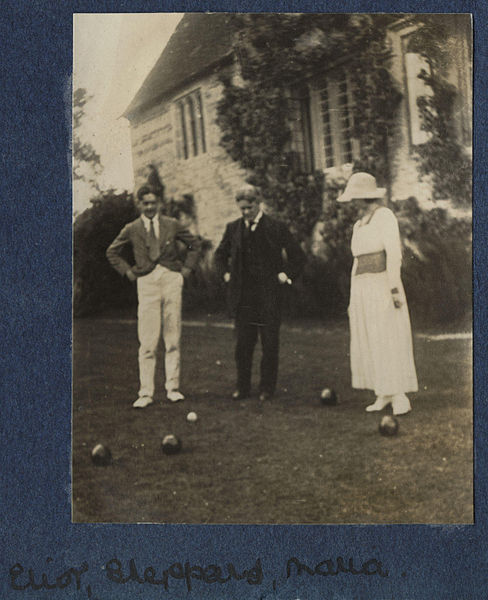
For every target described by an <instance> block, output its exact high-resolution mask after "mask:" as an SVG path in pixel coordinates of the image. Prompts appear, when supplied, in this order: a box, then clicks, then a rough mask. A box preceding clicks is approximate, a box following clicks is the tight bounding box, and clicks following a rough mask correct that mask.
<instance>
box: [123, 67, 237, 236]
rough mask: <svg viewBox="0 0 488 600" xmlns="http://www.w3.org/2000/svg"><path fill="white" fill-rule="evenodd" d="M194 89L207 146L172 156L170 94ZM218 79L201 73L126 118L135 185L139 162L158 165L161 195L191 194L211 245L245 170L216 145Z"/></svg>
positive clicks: (233, 212)
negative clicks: (134, 116) (154, 104)
mask: <svg viewBox="0 0 488 600" xmlns="http://www.w3.org/2000/svg"><path fill="white" fill-rule="evenodd" d="M196 89H199V90H200V93H201V97H202V102H203V118H204V126H205V141H206V152H205V153H202V154H199V155H197V156H194V157H190V158H188V159H184V158H178V157H177V147H176V130H175V110H174V104H173V102H174V100H175V99H177V98H179V97H181V96H183V95H184V94H186V93H188V92H191V91H193V90H196ZM221 94H222V84H221V83H220V82H219V81H218V78H217V76H216V75H215V74H213V75H210V76H208V77H205V78H202V79H200V80H199V81H198V82H196V83H194V84H192V85H189V86H188V87H187V88H186V89H184V90H179V93H178V95H177V96H175V97H173V98H169V99H167V100H166V101H165V102H164V103H162V104H161V105H159V106H157V107H155V108H153V109H152V110H151V111H150V112H148V113H146V114H145V115H144V118H143V119H140V120H138V121H137V122H132V123H131V136H132V155H133V167H134V176H135V181H136V187H138V186H139V185H140V184H141V183H143V182H144V176H143V172H144V168H145V166H146V165H148V164H153V165H155V166H156V167H157V168H158V169H159V173H160V176H161V178H162V180H163V183H164V185H165V194H166V197H173V198H175V199H178V198H181V196H182V195H183V194H192V195H193V197H194V200H195V206H196V227H197V230H198V233H199V234H200V235H201V236H203V237H204V238H205V239H208V240H210V241H211V242H212V243H213V245H214V247H215V245H216V244H218V242H219V240H220V238H221V237H222V234H223V231H224V227H225V224H226V223H227V222H228V221H230V220H232V219H235V218H237V217H238V216H239V211H238V210H237V206H236V203H235V192H236V190H237V189H238V188H239V187H240V186H241V185H242V184H243V183H244V181H245V176H246V173H245V172H244V171H243V170H242V169H240V168H239V166H238V165H237V163H235V162H234V161H232V160H231V159H230V157H229V156H228V155H227V153H226V152H225V150H224V149H223V148H222V147H221V146H220V145H219V141H220V137H221V131H220V128H219V127H218V125H217V123H216V116H217V111H216V107H217V102H218V101H219V99H220V97H221Z"/></svg>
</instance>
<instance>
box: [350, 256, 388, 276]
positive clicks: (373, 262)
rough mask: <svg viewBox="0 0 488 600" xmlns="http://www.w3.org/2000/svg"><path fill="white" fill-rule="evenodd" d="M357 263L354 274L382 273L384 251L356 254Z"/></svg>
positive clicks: (384, 268) (384, 260) (384, 269)
mask: <svg viewBox="0 0 488 600" xmlns="http://www.w3.org/2000/svg"><path fill="white" fill-rule="evenodd" d="M356 258H357V259H358V264H357V268H356V273H355V275H362V274H363V273H382V272H383V271H386V252H385V251H384V250H380V252H371V253H370V254H360V255H359V256H356Z"/></svg>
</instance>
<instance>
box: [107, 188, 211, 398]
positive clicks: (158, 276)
mask: <svg viewBox="0 0 488 600" xmlns="http://www.w3.org/2000/svg"><path fill="white" fill-rule="evenodd" d="M137 200H138V207H139V209H140V211H141V216H140V217H139V218H137V219H136V220H135V221H132V222H131V223H128V224H127V225H126V226H125V227H124V228H123V229H122V231H121V232H120V233H119V235H118V236H117V237H116V238H115V240H114V241H113V242H112V243H111V244H110V246H109V247H108V249H107V253H106V254H107V258H108V260H109V262H110V264H111V265H112V266H113V267H114V269H116V270H117V271H118V272H119V273H120V274H121V275H122V276H125V277H127V278H128V279H129V280H130V281H137V297H138V304H139V306H138V311H137V322H138V327H137V329H138V336H139V343H140V346H139V378H140V388H139V394H138V398H137V400H136V401H135V402H134V403H133V405H132V406H133V407H134V408H145V407H146V406H149V405H150V404H152V403H153V401H154V399H153V398H154V375H155V368H156V350H157V346H158V343H159V338H160V335H161V326H162V330H163V340H164V345H165V372H166V382H165V387H166V396H167V398H168V400H169V401H170V402H178V401H179V400H183V399H184V396H183V394H182V393H181V392H180V337H181V300H182V290H183V282H184V279H185V278H187V277H188V276H189V275H190V273H191V272H192V270H193V269H194V268H195V266H196V263H197V261H198V258H199V254H200V247H201V243H200V240H199V239H198V238H197V237H195V236H194V235H192V234H191V233H190V232H189V231H188V230H187V229H186V228H185V227H183V226H182V225H180V223H179V222H178V221H177V220H176V219H171V218H169V217H165V216H163V215H161V214H160V201H159V199H158V198H157V196H156V194H155V193H154V191H153V190H152V188H151V187H150V186H143V187H141V188H140V189H139V191H138V192H137ZM178 242H183V244H184V245H185V246H186V248H187V253H186V258H185V259H184V261H182V260H181V258H180V257H179V251H178V245H177V244H178ZM127 245H130V246H131V247H132V250H133V253H134V259H135V264H134V265H132V266H131V265H129V263H127V262H126V261H125V260H124V259H123V258H122V249H123V248H124V246H127Z"/></svg>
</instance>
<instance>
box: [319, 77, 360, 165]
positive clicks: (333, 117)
mask: <svg viewBox="0 0 488 600" xmlns="http://www.w3.org/2000/svg"><path fill="white" fill-rule="evenodd" d="M344 83H345V84H346V89H345V95H346V100H347V102H346V104H341V103H340V98H341V96H343V95H344V91H341V85H343V84H344ZM325 103H327V104H328V106H327V109H326V110H327V113H326V114H327V121H325V120H324V104H325ZM310 104H311V110H310V113H311V120H312V142H313V155H314V160H315V163H314V165H315V168H316V169H319V170H321V171H327V170H329V169H334V168H337V167H342V166H343V165H345V164H348V163H351V162H353V161H354V160H355V159H356V158H357V157H358V156H359V140H357V139H356V138H355V137H354V135H353V131H354V113H353V106H354V98H353V94H352V84H351V80H350V78H349V77H348V76H347V72H346V71H345V70H344V69H343V68H341V69H338V70H336V71H335V72H333V73H329V74H328V75H326V76H324V77H322V78H321V79H320V80H319V81H318V82H317V83H315V84H314V85H313V86H312V87H311V90H310ZM343 106H345V107H346V119H347V120H348V124H347V128H344V127H343V123H341V116H340V111H341V110H344V109H343V108H341V107H343ZM324 125H326V126H327V129H328V131H327V130H326V128H325V127H324ZM344 131H346V132H347V135H346V136H345V135H344ZM327 138H329V139H328V140H327ZM345 144H348V145H349V148H345ZM327 148H330V150H329V151H328V152H327Z"/></svg>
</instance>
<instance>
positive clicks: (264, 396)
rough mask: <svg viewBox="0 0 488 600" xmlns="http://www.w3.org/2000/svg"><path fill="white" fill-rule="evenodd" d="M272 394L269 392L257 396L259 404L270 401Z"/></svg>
mask: <svg viewBox="0 0 488 600" xmlns="http://www.w3.org/2000/svg"><path fill="white" fill-rule="evenodd" d="M272 395H273V394H271V393H270V392H261V393H260V394H259V402H267V401H268V400H271V397H272Z"/></svg>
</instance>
